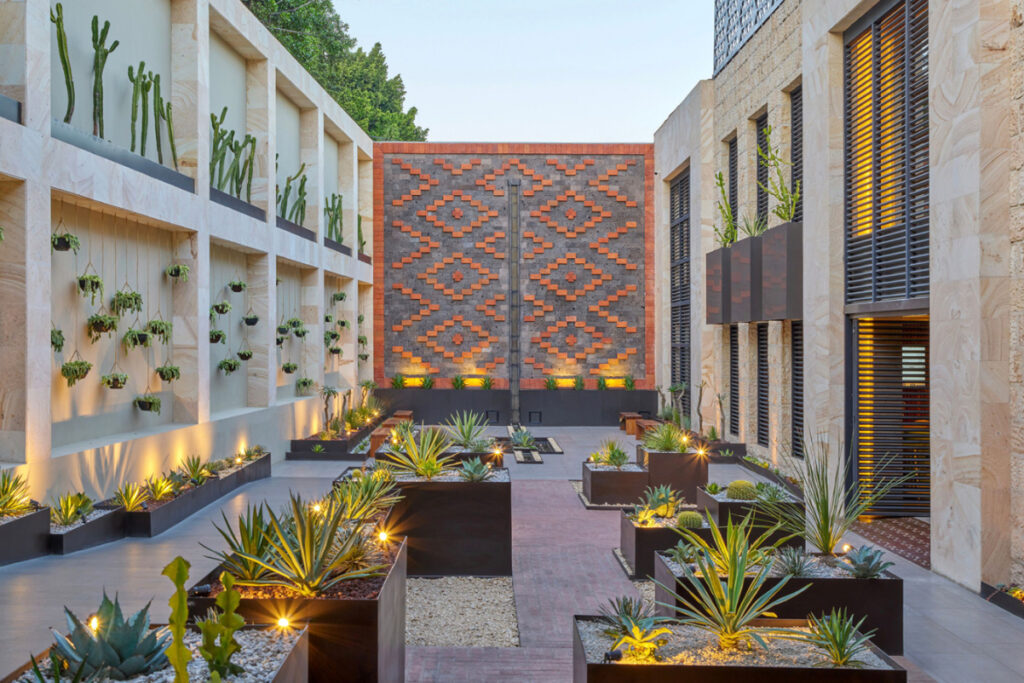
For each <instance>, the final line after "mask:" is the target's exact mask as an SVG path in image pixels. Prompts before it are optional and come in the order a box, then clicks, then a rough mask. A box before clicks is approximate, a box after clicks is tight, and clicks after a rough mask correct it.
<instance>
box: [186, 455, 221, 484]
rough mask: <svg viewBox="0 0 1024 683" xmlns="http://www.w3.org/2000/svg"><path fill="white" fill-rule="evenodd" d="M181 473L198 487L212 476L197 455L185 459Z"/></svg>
mask: <svg viewBox="0 0 1024 683" xmlns="http://www.w3.org/2000/svg"><path fill="white" fill-rule="evenodd" d="M181 473H182V474H183V475H185V477H186V478H187V479H188V480H189V481H190V482H191V483H192V484H193V485H194V486H199V485H200V484H202V483H203V482H205V481H206V480H207V479H209V478H210V477H212V476H213V473H212V472H211V471H210V469H209V468H208V467H207V466H206V465H205V464H203V461H202V460H200V459H199V456H198V455H190V456H189V457H187V458H185V462H184V463H183V464H182V466H181Z"/></svg>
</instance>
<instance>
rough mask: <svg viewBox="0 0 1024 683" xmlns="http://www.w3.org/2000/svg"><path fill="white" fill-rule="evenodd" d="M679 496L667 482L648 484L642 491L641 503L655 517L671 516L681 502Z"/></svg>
mask: <svg viewBox="0 0 1024 683" xmlns="http://www.w3.org/2000/svg"><path fill="white" fill-rule="evenodd" d="M680 498H681V497H680V496H678V495H677V494H676V492H675V491H673V490H672V487H671V486H669V485H668V484H662V485H661V486H654V487H651V486H648V487H647V489H646V490H645V491H644V500H643V504H644V506H645V507H646V508H648V509H649V510H651V511H652V512H653V513H654V515H655V516H657V517H671V516H672V515H674V514H675V512H676V507H678V506H679V503H680V502H681V500H680Z"/></svg>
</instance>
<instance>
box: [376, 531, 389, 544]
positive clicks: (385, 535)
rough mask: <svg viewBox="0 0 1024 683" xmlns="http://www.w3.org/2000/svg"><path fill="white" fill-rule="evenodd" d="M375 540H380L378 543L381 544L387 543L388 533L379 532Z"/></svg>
mask: <svg viewBox="0 0 1024 683" xmlns="http://www.w3.org/2000/svg"><path fill="white" fill-rule="evenodd" d="M377 538H379V539H380V542H381V543H387V540H388V532H386V531H381V532H380V533H379V534H377Z"/></svg>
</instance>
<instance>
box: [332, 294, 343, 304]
mask: <svg viewBox="0 0 1024 683" xmlns="http://www.w3.org/2000/svg"><path fill="white" fill-rule="evenodd" d="M345 296H346V294H345V292H335V293H334V294H331V301H332V302H333V303H338V302H340V301H344V300H345Z"/></svg>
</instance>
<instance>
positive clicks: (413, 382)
mask: <svg viewBox="0 0 1024 683" xmlns="http://www.w3.org/2000/svg"><path fill="white" fill-rule="evenodd" d="M405 386H406V387H421V386H423V378H422V377H406V378H405Z"/></svg>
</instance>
